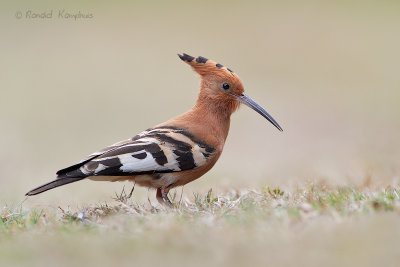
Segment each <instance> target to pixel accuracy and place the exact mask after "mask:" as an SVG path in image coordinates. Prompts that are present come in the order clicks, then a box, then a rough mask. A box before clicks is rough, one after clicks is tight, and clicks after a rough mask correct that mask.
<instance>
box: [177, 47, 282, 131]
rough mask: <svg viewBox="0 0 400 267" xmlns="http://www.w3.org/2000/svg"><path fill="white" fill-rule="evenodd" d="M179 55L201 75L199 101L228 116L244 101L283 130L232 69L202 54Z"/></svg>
mask: <svg viewBox="0 0 400 267" xmlns="http://www.w3.org/2000/svg"><path fill="white" fill-rule="evenodd" d="M178 56H179V58H180V59H181V60H183V61H184V62H186V63H187V64H189V65H190V66H191V67H192V68H193V69H194V70H195V71H196V72H197V73H198V74H199V75H200V76H201V87H200V94H199V100H198V102H200V103H205V104H207V105H212V106H214V107H215V108H216V110H219V112H223V113H226V114H227V115H228V116H230V115H231V114H232V113H233V112H234V111H235V110H236V109H238V108H239V106H240V103H243V104H245V105H247V106H249V107H250V108H252V109H253V110H255V111H256V112H258V113H259V114H260V115H262V116H263V117H264V118H266V119H267V120H268V121H270V122H271V123H272V124H273V125H274V126H275V127H276V128H278V129H279V130H280V131H282V128H281V127H280V126H279V124H278V123H277V122H276V121H275V120H274V119H273V118H272V116H271V115H269V114H268V112H267V111H266V110H265V109H263V108H262V107H261V106H260V105H258V104H257V103H256V102H255V101H254V100H252V99H251V98H250V97H249V96H247V95H246V94H245V93H244V87H243V84H242V81H241V80H240V78H239V76H237V75H236V74H235V73H234V72H233V71H232V70H231V69H229V68H226V67H224V66H223V65H221V64H219V63H216V62H214V61H212V60H209V59H207V58H204V57H201V56H199V57H197V58H195V57H192V56H189V55H187V54H185V53H184V54H183V55H180V54H178Z"/></svg>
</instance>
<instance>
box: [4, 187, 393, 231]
mask: <svg viewBox="0 0 400 267" xmlns="http://www.w3.org/2000/svg"><path fill="white" fill-rule="evenodd" d="M177 195H178V194H177V193H176V191H175V192H174V193H172V194H170V198H171V200H172V201H173V202H174V203H175V207H174V208H172V209H171V208H167V207H164V206H160V205H159V204H158V203H151V202H150V200H149V201H148V202H147V203H137V202H135V201H133V200H131V199H128V197H127V194H126V192H125V190H122V192H121V193H120V194H116V195H115V197H114V200H115V201H113V202H112V203H99V204H97V205H95V206H86V207H82V208H79V209H75V210H70V209H65V208H62V207H58V210H57V211H54V210H46V209H24V208H23V205H21V206H18V207H15V208H12V207H8V206H5V207H3V208H2V209H1V212H0V227H1V228H0V229H1V230H0V233H1V235H7V234H13V233H18V232H22V231H27V230H34V229H41V228H48V227H59V226H62V227H68V226H69V225H80V226H81V227H84V228H87V227H88V226H90V228H95V229H97V230H100V229H103V227H106V226H108V225H109V224H108V222H107V220H109V219H110V218H111V219H112V218H113V216H125V220H127V221H137V222H143V221H146V222H149V221H151V220H154V218H155V217H160V218H162V217H163V216H171V215H173V216H174V217H176V220H178V221H182V220H187V221H191V220H199V219H200V218H204V217H212V218H213V220H214V221H215V223H218V222H220V221H224V222H241V223H251V222H254V221H256V220H259V219H263V220H279V221H288V222H290V223H305V222H307V221H310V220H313V219H315V218H316V217H320V216H327V217H329V218H332V219H337V218H346V217H352V216H353V217H354V216H367V215H369V214H372V213H377V212H393V213H395V214H399V213H400V189H399V188H393V187H387V188H384V189H382V190H375V191H374V190H370V189H363V190H360V189H356V188H352V187H338V188H328V187H326V186H319V187H318V186H315V185H314V184H312V185H309V186H307V187H303V188H296V189H295V190H294V191H283V190H282V189H280V188H269V187H265V188H263V189H252V190H231V191H228V192H226V193H225V194H220V195H215V194H213V192H212V189H210V190H209V192H208V193H207V194H205V195H201V194H198V193H194V194H193V197H192V199H191V200H189V199H187V198H185V199H182V198H181V196H179V198H180V199H178V196H177ZM146 225H148V224H146ZM123 230H124V229H121V231H123Z"/></svg>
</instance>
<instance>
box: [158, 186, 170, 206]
mask: <svg viewBox="0 0 400 267" xmlns="http://www.w3.org/2000/svg"><path fill="white" fill-rule="evenodd" d="M168 192H169V189H166V188H163V187H160V188H157V194H156V197H157V200H158V202H159V203H160V204H163V205H166V206H168V207H170V208H172V207H173V206H174V205H173V204H172V202H171V200H169V198H168Z"/></svg>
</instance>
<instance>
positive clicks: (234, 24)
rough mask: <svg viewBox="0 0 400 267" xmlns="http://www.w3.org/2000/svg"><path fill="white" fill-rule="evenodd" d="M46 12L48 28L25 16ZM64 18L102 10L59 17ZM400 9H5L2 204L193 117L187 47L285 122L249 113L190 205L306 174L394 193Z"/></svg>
mask: <svg viewBox="0 0 400 267" xmlns="http://www.w3.org/2000/svg"><path fill="white" fill-rule="evenodd" d="M51 10H52V12H53V18H51V19H41V18H27V17H26V12H28V11H32V12H33V13H43V12H50V11H51ZM62 10H65V12H66V13H71V14H76V13H78V12H79V11H80V12H81V13H82V14H92V15H93V17H92V18H87V19H85V18H80V19H76V20H75V19H73V18H59V17H58V13H59V11H62ZM18 12H21V13H19V14H20V15H21V16H22V17H21V18H18V16H19V15H18ZM399 12H400V2H398V1H246V2H244V1H220V2H214V1H201V2H186V1H182V2H180V1H168V2H166V1H114V2H108V1H103V2H98V3H94V2H92V1H76V2H74V3H61V2H54V1H35V2H32V1H26V2H25V3H22V2H18V3H17V2H12V1H6V2H5V1H3V2H2V3H1V9H0V33H1V42H0V51H1V60H0V90H1V97H0V123H1V131H0V147H1V150H0V179H1V180H0V203H1V204H4V203H7V204H13V203H18V202H19V201H21V200H23V199H24V196H23V195H24V193H25V192H26V191H27V190H29V189H31V188H32V187H35V186H38V185H40V184H42V183H45V182H47V181H49V180H51V179H53V178H54V177H55V172H56V171H57V170H58V169H61V168H63V167H66V166H68V165H71V164H74V163H76V162H77V161H79V160H81V159H82V158H83V157H85V156H86V155H88V154H90V153H92V152H94V151H96V150H97V149H100V148H103V147H104V146H106V145H109V144H112V143H114V142H116V141H119V140H122V139H126V138H129V137H131V136H133V135H135V134H136V133H138V132H140V131H142V130H144V129H146V128H148V127H151V126H153V125H155V124H157V123H160V122H162V121H165V120H167V119H169V118H171V117H173V116H175V115H177V114H180V113H182V112H185V111H186V110H188V109H189V108H190V107H191V106H192V105H193V104H194V103H195V100H196V97H197V94H198V86H199V78H198V77H197V76H196V74H195V73H193V71H192V70H191V69H190V68H189V67H188V66H187V65H186V64H183V63H182V62H181V61H180V60H179V58H178V57H177V55H176V54H177V53H182V52H185V53H188V54H190V55H194V56H198V55H201V56H205V57H207V58H210V59H213V60H215V61H217V62H219V63H221V64H223V65H225V66H228V67H230V68H232V69H233V70H234V71H235V72H236V73H237V74H238V75H239V76H240V77H241V79H242V81H243V83H244V85H245V89H246V91H247V93H248V95H250V96H251V97H253V98H254V99H255V100H257V102H258V103H259V104H260V105H262V106H263V107H265V108H266V109H267V110H268V111H269V112H270V113H271V114H272V115H273V116H274V118H275V119H276V120H277V121H278V122H279V123H280V124H281V125H282V127H283V128H284V132H283V133H280V132H278V131H277V130H276V129H275V128H274V127H273V126H272V125H271V124H269V123H268V122H267V121H266V120H264V119H263V118H262V117H261V116H259V115H258V114H256V113H255V112H254V111H252V110H250V109H248V108H247V107H242V108H241V109H240V110H239V111H238V112H237V113H235V114H234V115H233V117H232V124H231V131H230V134H229V136H228V140H227V143H226V145H225V150H224V153H223V154H222V157H221V159H220V160H219V162H218V163H217V165H216V166H215V167H214V168H213V169H212V170H211V171H210V172H209V173H207V174H206V175H205V176H204V177H202V178H201V179H199V180H197V181H195V182H193V183H191V184H190V185H188V186H186V187H185V190H184V192H185V194H186V195H188V196H189V197H190V196H191V195H192V192H193V191H195V192H202V193H204V192H206V191H207V190H208V189H209V188H210V187H212V188H213V189H214V190H215V191H216V192H218V190H226V189H227V188H239V187H246V188H251V187H256V186H266V185H270V186H273V185H279V186H283V187H284V186H290V185H296V184H300V183H304V182H308V181H324V182H326V183H329V184H333V185H342V184H350V185H356V186H365V185H367V186H386V185H390V184H395V185H396V184H398V182H399V173H400V138H399V130H400V119H399V118H400V117H399V115H400V107H399V100H400V75H399V62H400V52H399V47H400V32H399V31H400V16H399V14H400V13H399ZM123 185H124V183H113V184H111V183H105V182H98V183H95V182H91V181H82V182H79V183H75V184H71V185H68V186H65V187H62V188H58V189H55V190H53V191H49V192H47V193H45V194H43V195H40V196H37V197H32V198H30V199H29V200H27V202H25V203H26V204H27V205H44V206H58V205H61V204H68V205H79V204H82V203H88V202H89V203H96V202H98V201H103V200H109V199H110V198H111V196H112V195H113V194H114V192H117V191H118V192H119V191H120V190H121V189H122V186H123ZM125 185H128V184H127V183H125ZM178 190H180V189H178ZM148 195H149V196H150V197H151V198H153V195H154V192H150V193H149V192H148V191H147V189H139V188H138V189H137V191H136V194H135V196H134V197H135V198H136V199H138V200H139V201H146V199H147V196H148ZM54 203H55V204H54Z"/></svg>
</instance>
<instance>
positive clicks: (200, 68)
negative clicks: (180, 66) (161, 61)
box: [178, 53, 235, 76]
mask: <svg viewBox="0 0 400 267" xmlns="http://www.w3.org/2000/svg"><path fill="white" fill-rule="evenodd" d="M178 56H179V58H180V59H182V61H184V62H186V63H187V64H189V65H190V66H191V67H192V68H193V69H194V70H195V71H196V72H197V73H198V74H200V75H201V76H204V75H206V74H217V75H218V74H222V73H224V74H225V75H227V74H228V75H235V74H234V73H233V71H232V70H231V69H229V68H227V67H224V66H223V65H221V64H219V63H217V62H215V61H212V60H210V59H207V58H205V57H202V56H198V57H196V58H195V57H192V56H190V55H188V54H185V53H183V55H181V54H178Z"/></svg>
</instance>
